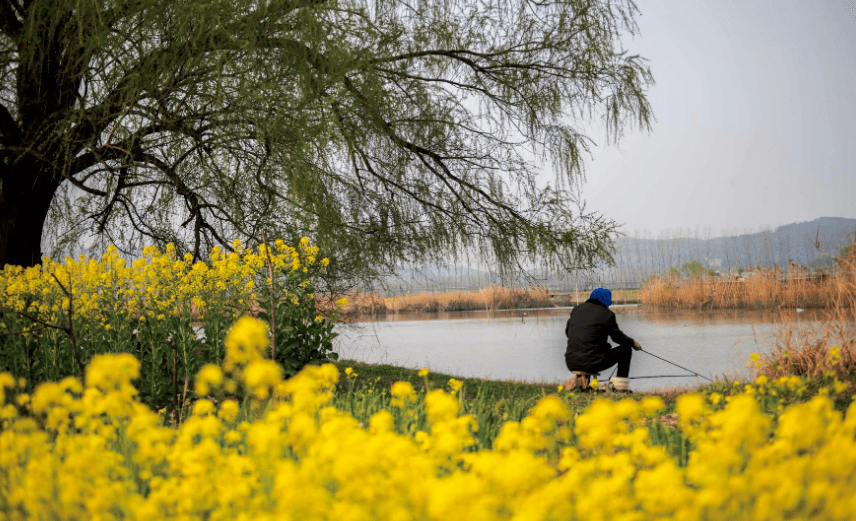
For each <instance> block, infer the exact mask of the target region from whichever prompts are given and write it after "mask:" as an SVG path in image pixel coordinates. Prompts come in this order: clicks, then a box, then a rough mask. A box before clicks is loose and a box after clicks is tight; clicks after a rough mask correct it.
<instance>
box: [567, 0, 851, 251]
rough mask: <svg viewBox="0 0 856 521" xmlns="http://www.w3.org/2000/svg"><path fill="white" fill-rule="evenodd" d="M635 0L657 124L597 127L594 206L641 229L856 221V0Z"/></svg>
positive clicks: (637, 42)
mask: <svg viewBox="0 0 856 521" xmlns="http://www.w3.org/2000/svg"><path fill="white" fill-rule="evenodd" d="M636 3H637V6H638V7H639V9H640V11H641V13H642V14H641V16H639V17H638V18H637V21H638V23H639V27H640V29H641V33H642V34H641V36H637V37H635V38H634V39H632V40H630V39H627V38H626V39H625V40H624V44H625V46H626V47H627V48H628V50H630V51H631V52H632V53H635V54H640V55H641V56H643V57H645V58H647V59H649V60H650V61H649V65H650V66H651V71H652V73H653V75H654V80H655V81H656V85H655V86H654V87H652V88H651V90H650V91H649V100H650V102H651V105H652V108H653V110H654V114H655V117H656V121H655V122H654V123H653V125H652V130H651V132H650V133H647V132H644V131H636V130H634V131H628V132H627V133H626V134H625V136H624V138H623V139H622V140H621V141H620V142H619V145H618V146H615V145H612V146H607V145H606V140H605V139H604V138H603V137H602V136H591V137H593V138H595V141H596V142H597V143H598V146H597V147H596V148H594V149H593V151H592V158H590V159H588V160H587V161H586V183H585V184H584V185H583V188H582V197H583V199H584V200H585V202H586V210H588V211H595V212H597V213H601V214H603V215H605V216H606V217H609V218H611V219H614V220H616V221H618V222H619V223H623V224H624V225H625V226H624V230H625V231H626V232H627V233H630V234H631V235H632V234H633V231H634V230H647V231H648V232H649V233H651V234H654V235H656V234H658V233H662V232H664V231H667V230H668V231H673V230H679V229H682V230H685V231H686V230H696V229H700V230H703V229H704V228H710V229H711V230H712V231H713V232H714V235H719V232H722V231H748V230H752V231H757V230H759V229H761V228H763V227H766V226H770V227H773V228H774V227H776V226H778V225H781V224H788V223H791V222H800V221H809V220H812V219H815V218H818V217H850V218H856V0H820V1H809V2H806V1H805V0H802V1H791V0H775V1H771V0H764V1H755V0H751V1H739V0H716V1H714V2H709V1H698V0H636ZM684 235H687V233H684Z"/></svg>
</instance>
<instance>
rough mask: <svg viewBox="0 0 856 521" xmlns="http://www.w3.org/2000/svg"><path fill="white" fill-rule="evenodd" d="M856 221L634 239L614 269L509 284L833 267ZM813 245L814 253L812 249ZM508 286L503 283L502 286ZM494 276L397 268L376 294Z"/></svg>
mask: <svg viewBox="0 0 856 521" xmlns="http://www.w3.org/2000/svg"><path fill="white" fill-rule="evenodd" d="M854 236H856V219H847V218H843V217H821V218H819V219H815V220H813V221H808V222H799V223H792V224H786V225H783V226H779V227H778V228H776V229H774V230H765V231H759V232H755V233H748V234H741V235H732V236H724V237H710V238H705V237H693V238H687V237H681V238H664V237H660V238H639V237H626V236H625V237H620V238H618V239H617V240H616V241H615V246H616V254H615V261H616V266H615V267H607V266H603V267H601V268H600V269H598V270H594V271H593V272H587V273H576V274H567V273H555V272H547V273H545V272H542V271H540V270H537V269H534V270H531V271H530V272H528V273H527V274H525V275H524V274H521V275H520V276H518V277H516V278H515V279H514V280H512V281H511V283H512V284H515V285H529V284H531V283H533V282H534V283H538V284H543V285H545V286H547V287H549V288H551V289H558V288H574V287H578V288H584V287H589V286H591V287H597V286H598V285H600V284H603V285H608V286H609V287H637V286H638V285H639V283H640V282H641V281H643V280H645V279H646V278H648V277H649V276H650V275H652V274H656V273H666V272H667V271H668V270H669V269H670V268H673V267H674V268H679V267H680V266H681V265H683V264H684V263H687V262H690V261H693V260H698V261H700V262H702V264H704V265H705V266H706V267H707V268H708V269H711V270H716V271H721V272H725V271H728V270H736V269H738V268H743V269H750V268H753V267H756V266H763V267H772V266H774V265H779V266H782V267H783V268H784V267H786V266H787V265H788V261H789V260H790V261H791V262H794V263H796V264H800V265H803V266H809V267H814V268H818V267H823V266H827V265H830V264H831V263H832V262H833V260H832V259H833V257H834V256H835V255H838V254H839V253H840V251H841V249H842V248H843V247H845V246H847V245H849V244H851V243H852V242H853V241H854ZM818 243H819V244H820V247H819V248H818ZM508 282H509V281H506V283H508ZM501 283H502V280H501V279H500V277H499V274H498V273H497V272H496V271H492V270H490V269H489V268H488V267H487V266H484V265H481V266H479V265H472V264H471V265H469V266H461V265H454V264H452V265H446V266H443V265H439V264H434V265H428V266H422V267H408V268H400V269H399V270H397V271H396V273H395V274H394V275H392V276H389V277H387V278H386V279H384V281H383V284H382V285H381V287H378V288H377V289H379V290H381V291H384V292H387V293H409V292H413V291H443V290H449V289H464V290H469V289H477V288H481V287H485V286H488V285H490V284H501Z"/></svg>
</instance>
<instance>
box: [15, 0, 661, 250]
mask: <svg viewBox="0 0 856 521" xmlns="http://www.w3.org/2000/svg"><path fill="white" fill-rule="evenodd" d="M636 15H638V11H637V10H636V7H635V6H634V5H633V3H632V1H630V0H623V1H622V0H555V1H534V0H485V1H482V2H467V1H459V2H455V1H449V0H416V1H414V2H407V1H404V0H338V1H337V0H209V1H207V2H197V1H190V0H178V1H176V0H3V1H2V2H0V32H2V35H0V49H2V51H0V52H2V60H3V63H4V67H3V70H2V71H0V75H2V76H0V82H2V86H0V88H2V99H0V104H2V106H0V154H2V162H0V183H2V184H0V265H2V264H5V263H11V264H21V265H30V264H34V263H38V262H39V259H40V256H41V253H42V251H43V248H45V251H46V249H47V248H51V249H54V250H55V249H57V248H61V247H62V246H63V245H68V244H72V243H73V242H74V241H76V240H79V239H81V237H83V238H86V237H90V238H92V237H96V238H101V239H103V240H104V241H105V242H106V241H109V242H113V243H116V244H117V245H119V246H120V247H123V248H134V247H135V246H137V245H139V244H141V243H154V244H163V243H165V242H173V243H176V244H177V245H178V248H179V249H181V250H185V251H189V252H191V253H194V254H195V255H200V254H203V255H204V252H205V251H207V250H208V249H209V248H210V247H211V246H213V245H221V246H225V247H227V248H228V247H230V246H229V245H230V243H231V241H232V240H233V239H235V238H237V239H241V240H242V241H244V242H246V241H251V242H255V241H258V240H259V238H260V237H261V234H262V233H263V232H266V233H267V236H268V237H271V236H278V237H283V238H287V239H290V240H294V239H295V238H296V237H299V236H302V235H307V236H309V237H311V238H312V239H313V241H314V242H316V243H318V244H320V245H321V246H322V247H324V248H325V249H326V250H327V251H328V252H329V253H331V254H332V255H334V256H335V257H336V258H338V259H339V261H340V262H346V261H347V262H350V263H351V264H352V265H354V266H363V267H365V266H391V265H393V264H395V263H396V262H400V261H402V260H419V259H425V258H428V257H430V256H431V255H434V254H437V253H438V252H441V253H442V254H446V253H449V252H451V253H455V252H458V253H460V252H461V251H468V252H469V251H474V250H476V249H480V250H481V252H482V253H485V254H487V255H490V256H492V258H493V259H495V260H496V261H497V262H499V264H500V265H503V266H509V265H513V264H514V263H515V262H519V261H520V260H521V258H525V257H527V258H531V259H539V258H540V259H552V260H555V259H561V260H562V261H563V262H567V263H568V264H570V265H577V266H580V265H587V264H590V263H591V262H593V261H596V260H598V259H604V258H606V259H609V255H610V251H611V250H610V247H611V242H610V239H609V235H610V233H612V232H613V231H614V228H615V225H614V223H613V222H612V221H610V220H608V219H606V218H604V217H602V216H599V215H596V214H589V213H585V211H584V210H583V208H584V205H582V204H580V203H581V202H580V201H579V200H577V199H576V198H575V196H574V194H575V193H576V192H575V190H574V186H575V183H576V182H577V181H578V180H579V179H581V176H582V165H583V163H582V159H583V157H584V155H585V153H586V151H587V150H588V149H589V146H590V145H591V144H592V140H591V139H590V138H589V137H587V136H586V135H585V133H583V132H582V131H581V128H582V126H583V125H585V124H588V123H589V122H592V121H595V122H596V123H597V125H603V127H602V128H605V129H606V130H607V131H608V136H610V137H609V138H608V140H612V138H618V137H620V135H621V133H622V132H623V130H624V129H625V128H627V127H629V126H637V125H638V126H640V127H643V128H644V127H648V123H649V119H650V117H651V116H650V109H649V105H648V101H647V99H646V96H645V90H646V88H647V87H648V86H649V85H650V84H651V83H652V81H653V80H652V77H651V74H650V71H649V69H648V68H647V66H646V65H645V64H644V61H643V60H642V59H640V58H639V57H638V56H634V55H630V54H628V53H627V52H626V51H625V50H624V48H623V46H622V43H621V38H622V37H625V36H627V35H631V34H634V33H635V32H636V30H637V26H636V24H635V22H634V16H636ZM539 164H549V165H551V166H550V168H551V169H552V171H553V174H554V175H553V177H551V178H550V179H549V182H545V181H544V176H543V175H542V174H541V173H539V172H540V169H539V168H538V165H539Z"/></svg>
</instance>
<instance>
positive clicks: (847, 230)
mask: <svg viewBox="0 0 856 521" xmlns="http://www.w3.org/2000/svg"><path fill="white" fill-rule="evenodd" d="M854 235H856V219H847V218H843V217H821V218H819V219H815V220H813V221H808V222H800V223H792V224H787V225H784V226H780V227H778V228H776V229H775V230H766V231H761V232H756V233H750V234H741V235H734V236H728V237H714V238H710V239H704V238H675V239H668V238H659V239H642V238H636V237H621V238H619V239H618V240H616V249H617V250H618V251H617V253H616V263H617V264H618V265H619V267H626V268H637V269H638V268H647V269H648V270H651V271H661V270H663V269H666V270H667V269H668V268H670V267H679V266H681V265H682V264H684V263H685V262H688V261H691V260H699V261H701V262H702V263H704V264H705V265H706V266H708V267H709V268H711V269H737V268H744V269H748V268H751V267H755V266H767V267H771V266H773V265H779V266H787V264H788V262H789V261H791V262H794V263H796V264H800V265H803V266H815V267H819V266H826V265H829V264H831V263H832V257H834V256H835V255H838V254H839V253H840V252H841V249H842V248H843V247H845V246H847V245H849V244H851V243H852V242H853V241H854Z"/></svg>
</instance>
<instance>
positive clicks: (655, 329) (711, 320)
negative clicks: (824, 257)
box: [335, 305, 826, 390]
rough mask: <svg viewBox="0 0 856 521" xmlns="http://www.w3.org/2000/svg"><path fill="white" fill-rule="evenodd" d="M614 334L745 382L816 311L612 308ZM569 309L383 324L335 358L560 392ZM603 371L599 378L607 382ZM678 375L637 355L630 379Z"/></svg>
mask: <svg viewBox="0 0 856 521" xmlns="http://www.w3.org/2000/svg"><path fill="white" fill-rule="evenodd" d="M612 309H613V310H614V311H615V312H616V314H617V316H618V323H619V326H620V327H621V328H622V329H623V330H624V331H625V332H626V333H627V334H628V335H630V336H631V337H633V338H635V339H636V340H638V341H639V342H640V343H641V344H642V345H643V347H644V348H645V350H647V351H650V352H651V353H653V354H656V355H658V356H660V357H662V358H665V359H667V360H670V361H672V362H674V363H676V364H679V365H682V366H684V367H687V368H690V369H692V370H694V371H698V372H699V373H700V374H703V375H705V376H710V377H717V376H721V375H728V376H731V377H735V376H746V374H747V369H746V367H745V363H746V361H747V360H748V359H749V355H750V354H751V353H753V352H762V353H765V352H768V351H770V350H771V349H772V348H773V345H774V342H775V337H776V331H777V328H778V327H779V326H781V325H782V324H793V325H798V326H800V327H804V326H818V325H820V324H821V322H822V320H823V319H824V318H825V316H826V315H825V312H824V311H822V310H806V311H804V312H797V311H795V310H785V311H776V312H770V311H763V310H715V311H698V310H659V309H657V310H655V309H645V308H639V307H637V306H632V305H631V306H613V307H612ZM569 314H570V308H549V309H527V310H489V311H460V312H447V313H424V314H409V315H404V314H400V315H389V316H386V317H378V319H377V320H376V321H374V322H364V323H360V324H350V325H347V326H345V327H343V328H342V329H341V330H340V333H341V335H340V336H339V337H338V338H336V342H335V348H336V351H337V352H338V353H339V354H340V355H341V356H342V357H343V358H346V359H355V360H360V361H364V362H369V363H390V364H395V365H400V366H404V367H411V368H419V367H429V368H430V369H432V370H434V371H438V372H445V373H451V374H454V375H458V376H467V377H477V378H480V377H488V378H492V379H504V380H521V381H529V382H546V383H553V382H561V381H564V380H565V379H566V378H567V377H568V376H569V373H568V370H567V368H566V367H565V364H564V356H563V355H564V351H565V335H564V328H565V322H566V321H567V317H568V315H569ZM609 373H611V370H610V371H608V372H607V373H605V374H603V375H602V376H604V377H605V376H609ZM680 373H682V371H681V370H680V369H677V368H676V367H674V366H671V365H669V364H668V363H666V362H663V361H661V360H658V359H656V358H654V357H653V356H650V355H647V354H646V353H636V354H635V356H634V358H633V363H632V366H631V373H630V376H631V377H643V376H646V377H647V376H660V375H676V374H680ZM695 383H703V380H702V379H699V378H695V377H691V378H660V377H658V378H639V379H635V380H633V382H632V388H634V389H637V390H642V389H650V388H657V387H668V386H682V385H687V384H690V385H691V384H695Z"/></svg>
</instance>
